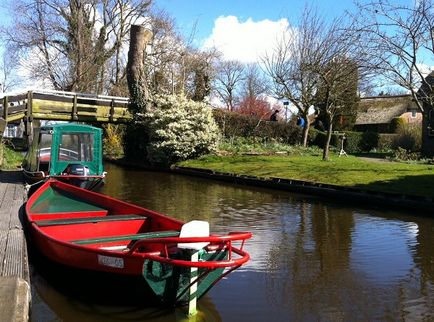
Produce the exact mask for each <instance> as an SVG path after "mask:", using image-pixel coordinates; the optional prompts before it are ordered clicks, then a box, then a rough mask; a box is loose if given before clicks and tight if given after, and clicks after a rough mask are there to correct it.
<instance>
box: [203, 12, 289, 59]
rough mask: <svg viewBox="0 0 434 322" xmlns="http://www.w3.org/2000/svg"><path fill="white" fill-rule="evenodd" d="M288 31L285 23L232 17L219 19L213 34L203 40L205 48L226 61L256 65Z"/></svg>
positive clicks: (283, 21)
mask: <svg viewBox="0 0 434 322" xmlns="http://www.w3.org/2000/svg"><path fill="white" fill-rule="evenodd" d="M288 27H289V22H288V20H287V19H280V20H277V21H272V20H268V19H266V20H261V21H253V20H252V19H251V18H249V19H247V20H246V21H244V22H242V21H239V20H238V18H237V17H235V16H226V17H224V16H221V17H218V18H217V19H216V21H215V22H214V28H213V31H212V34H211V35H210V36H209V37H208V38H207V39H206V40H205V42H204V47H205V48H209V47H216V48H217V49H218V50H220V51H221V52H222V53H223V56H224V58H226V59H228V60H239V61H241V62H245V63H253V62H258V61H259V60H260V57H261V56H263V55H264V54H265V52H266V51H267V50H270V49H272V48H274V47H275V44H276V42H277V41H278V40H280V39H282V37H283V36H284V35H285V34H286V33H287V30H288Z"/></svg>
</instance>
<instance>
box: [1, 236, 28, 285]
mask: <svg viewBox="0 0 434 322" xmlns="http://www.w3.org/2000/svg"><path fill="white" fill-rule="evenodd" d="M24 247H25V243H24V234H23V231H22V230H21V229H11V230H9V232H8V239H7V243H6V251H5V257H4V265H3V267H2V271H1V272H0V273H1V275H2V276H19V277H23V272H24V270H23V266H24V259H25V258H26V256H25V254H24V249H25V248H24Z"/></svg>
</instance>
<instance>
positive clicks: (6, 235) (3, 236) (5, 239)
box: [0, 218, 8, 275]
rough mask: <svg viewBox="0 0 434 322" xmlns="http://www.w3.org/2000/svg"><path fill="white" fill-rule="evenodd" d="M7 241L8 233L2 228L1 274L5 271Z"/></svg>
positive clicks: (0, 243)
mask: <svg viewBox="0 0 434 322" xmlns="http://www.w3.org/2000/svg"><path fill="white" fill-rule="evenodd" d="M0 221H1V218H0ZM7 240H8V231H7V230H3V229H1V228H0V273H1V272H2V271H3V266H4V263H5V256H6V244H7ZM0 275H1V274H0Z"/></svg>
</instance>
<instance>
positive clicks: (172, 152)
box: [144, 95, 220, 165]
mask: <svg viewBox="0 0 434 322" xmlns="http://www.w3.org/2000/svg"><path fill="white" fill-rule="evenodd" d="M152 104H153V108H152V109H150V110H149V111H147V112H146V113H145V115H144V118H145V124H146V130H147V133H148V137H149V141H148V144H147V146H146V149H147V151H146V152H147V159H148V160H149V161H150V162H151V163H153V164H164V165H169V164H171V163H173V162H176V161H179V160H185V159H188V158H195V157H198V156H201V155H203V154H206V153H209V152H211V151H215V150H216V148H217V143H218V141H219V138H220V132H219V129H218V126H217V124H216V123H215V121H214V118H213V115H212V111H211V108H210V106H209V105H207V104H205V103H203V102H194V101H192V100H189V99H187V98H186V97H185V96H183V95H157V96H155V97H154V98H153V102H152Z"/></svg>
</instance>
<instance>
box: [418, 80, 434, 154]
mask: <svg viewBox="0 0 434 322" xmlns="http://www.w3.org/2000/svg"><path fill="white" fill-rule="evenodd" d="M433 86H434V72H431V73H430V74H429V75H428V76H427V77H426V78H425V83H424V84H423V85H422V86H421V87H420V88H419V91H418V93H417V95H418V96H419V99H420V100H421V101H422V104H423V110H424V113H423V122H422V153H423V154H424V155H425V156H430V157H432V156H434V106H432V105H431V104H430V102H429V100H427V99H425V97H429V96H431V97H432V95H433V93H432V88H433Z"/></svg>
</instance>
